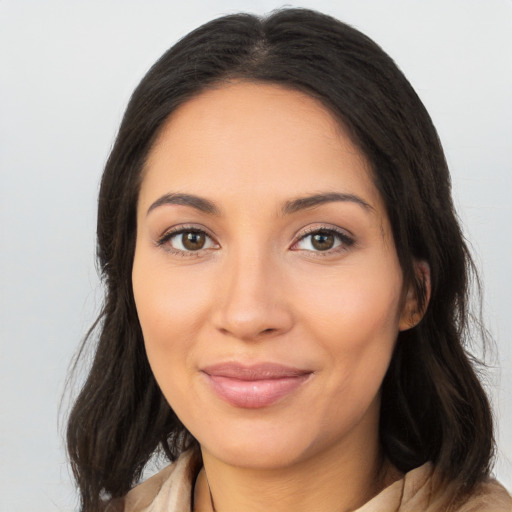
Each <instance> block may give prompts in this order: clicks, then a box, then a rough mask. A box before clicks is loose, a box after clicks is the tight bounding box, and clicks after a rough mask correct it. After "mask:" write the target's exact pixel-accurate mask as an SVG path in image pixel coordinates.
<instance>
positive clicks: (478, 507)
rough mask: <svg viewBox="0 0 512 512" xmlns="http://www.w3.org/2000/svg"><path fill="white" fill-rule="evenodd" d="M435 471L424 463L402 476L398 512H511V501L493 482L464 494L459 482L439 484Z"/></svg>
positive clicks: (430, 465) (490, 481)
mask: <svg viewBox="0 0 512 512" xmlns="http://www.w3.org/2000/svg"><path fill="white" fill-rule="evenodd" d="M440 482H441V479H440V478H439V474H438V471H436V469H435V468H434V466H433V465H432V464H425V465H424V466H421V467H419V468H417V469H415V470H413V471H411V472H409V473H407V474H406V475H405V478H404V486H403V494H402V502H401V506H400V508H399V511H400V512H409V511H410V512H412V511H415V510H425V511H426V512H439V511H446V512H512V498H511V497H510V494H509V493H508V492H507V490H506V489H505V488H504V487H503V486H502V485H501V484H500V483H498V482H497V481H496V480H493V479H487V480H484V481H482V482H480V483H478V484H477V485H476V486H475V487H474V488H473V490H472V491H471V492H470V493H469V494H467V493H463V492H462V486H461V484H460V483H459V482H456V481H454V482H449V483H448V484H442V483H440Z"/></svg>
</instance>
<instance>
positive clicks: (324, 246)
mask: <svg viewBox="0 0 512 512" xmlns="http://www.w3.org/2000/svg"><path fill="white" fill-rule="evenodd" d="M335 242H336V239H335V237H334V235H333V234H332V233H316V234H314V235H312V236H311V245H312V246H313V247H314V248H315V249H316V250H317V251H328V250H329V249H332V248H333V247H334V243H335Z"/></svg>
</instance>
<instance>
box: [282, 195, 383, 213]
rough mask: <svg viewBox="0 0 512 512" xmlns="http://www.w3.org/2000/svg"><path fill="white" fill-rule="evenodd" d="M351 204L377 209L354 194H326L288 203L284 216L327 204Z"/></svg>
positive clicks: (284, 209)
mask: <svg viewBox="0 0 512 512" xmlns="http://www.w3.org/2000/svg"><path fill="white" fill-rule="evenodd" d="M334 202H351V203H356V204H358V205H359V206H361V207H363V208H364V209H365V210H368V211H375V208H374V207H373V206H372V205H370V204H369V203H367V202H366V201H365V200H364V199H362V198H361V197H359V196H356V195H354V194H342V193H340V192H326V193H320V194H314V195H311V196H307V197H299V198H297V199H293V200H292V201H286V203H285V204H284V206H283V210H282V211H283V215H289V214H292V213H296V212H298V211H301V210H307V209H309V208H315V207H317V206H320V205H322V204H325V203H334Z"/></svg>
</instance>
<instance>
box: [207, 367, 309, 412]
mask: <svg viewBox="0 0 512 512" xmlns="http://www.w3.org/2000/svg"><path fill="white" fill-rule="evenodd" d="M206 376H207V377H208V381H209V383H210V385H211V386H212V388H213V390H214V391H215V393H217V395H218V396H220V397H221V398H222V399H223V400H225V401H226V402H228V403H230V404H231V405H234V406H235V407H241V408H244V409H260V408H262V407H268V406H269V405H272V404H274V403H276V402H277V401H279V400H280V399H281V398H284V397H285V396H287V395H289V394H290V393H292V392H293V391H295V390H296V389H297V388H298V387H299V386H301V385H302V384H303V383H304V382H305V381H306V380H308V378H309V376H310V374H304V375H297V376H293V377H282V378H277V379H262V380H240V379H234V378H231V377H221V376H219V375H209V374H206Z"/></svg>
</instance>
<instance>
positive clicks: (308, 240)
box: [293, 229, 354, 252]
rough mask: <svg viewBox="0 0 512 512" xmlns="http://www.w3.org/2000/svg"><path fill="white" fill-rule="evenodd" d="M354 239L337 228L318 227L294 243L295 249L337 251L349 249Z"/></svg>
mask: <svg viewBox="0 0 512 512" xmlns="http://www.w3.org/2000/svg"><path fill="white" fill-rule="evenodd" d="M353 244H354V239H353V238H352V237H350V236H349V235H347V234H346V233H344V232H341V231H338V230H336V229H318V230H316V231H312V232H310V233H308V234H307V235H304V236H302V237H301V238H300V239H299V240H298V241H297V242H296V243H295V244H294V245H293V249H294V250H299V251H310V252H336V250H338V249H339V250H342V249H348V248H349V247H350V246H352V245H353Z"/></svg>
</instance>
